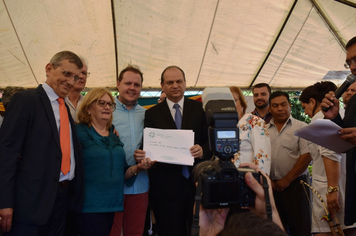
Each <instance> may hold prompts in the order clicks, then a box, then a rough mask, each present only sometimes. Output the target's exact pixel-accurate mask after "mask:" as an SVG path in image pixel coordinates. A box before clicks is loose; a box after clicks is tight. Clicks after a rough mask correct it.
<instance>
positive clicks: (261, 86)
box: [252, 83, 271, 95]
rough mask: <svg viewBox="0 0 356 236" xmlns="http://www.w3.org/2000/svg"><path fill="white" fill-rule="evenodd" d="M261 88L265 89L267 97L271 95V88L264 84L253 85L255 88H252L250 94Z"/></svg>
mask: <svg viewBox="0 0 356 236" xmlns="http://www.w3.org/2000/svg"><path fill="white" fill-rule="evenodd" d="M263 87H267V89H268V92H269V95H271V87H270V86H269V84H266V83H259V84H255V86H253V88H252V92H253V91H254V90H255V88H263Z"/></svg>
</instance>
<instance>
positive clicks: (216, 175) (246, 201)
mask: <svg viewBox="0 0 356 236" xmlns="http://www.w3.org/2000/svg"><path fill="white" fill-rule="evenodd" d="M217 97H218V98H219V99H220V100H218V99H216V98H217ZM202 99H203V106H204V108H205V112H206V116H207V121H208V124H209V145H210V150H211V151H212V152H213V153H214V155H215V156H217V157H218V158H219V159H216V160H214V161H204V162H201V163H199V164H198V165H197V166H195V168H194V170H193V174H194V181H195V182H199V181H201V188H202V192H201V203H202V205H203V207H204V208H206V209H213V208H223V207H231V206H253V205H254V204H255V198H256V194H255V192H254V191H252V190H251V189H250V188H249V187H248V186H247V185H246V182H245V174H246V173H247V172H252V174H253V176H254V177H255V178H256V179H257V181H259V178H260V174H258V173H256V172H255V171H254V170H253V169H250V168H236V167H235V165H234V163H232V162H231V160H232V158H234V153H235V152H237V151H238V150H239V129H238V128H237V122H238V114H237V112H236V109H235V103H234V101H233V99H232V95H231V92H230V90H229V89H228V88H206V89H205V90H204V92H203V95H202Z"/></svg>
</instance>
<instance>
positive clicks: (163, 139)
mask: <svg viewBox="0 0 356 236" xmlns="http://www.w3.org/2000/svg"><path fill="white" fill-rule="evenodd" d="M193 145H194V132H193V131H192V130H177V129H153V128H145V129H144V131H143V150H144V151H145V152H146V157H149V158H151V160H156V161H158V162H164V163H169V164H177V165H188V166H192V165H193V164H194V157H193V156H192V155H191V154H190V151H189V149H190V148H191V147H192V146H193Z"/></svg>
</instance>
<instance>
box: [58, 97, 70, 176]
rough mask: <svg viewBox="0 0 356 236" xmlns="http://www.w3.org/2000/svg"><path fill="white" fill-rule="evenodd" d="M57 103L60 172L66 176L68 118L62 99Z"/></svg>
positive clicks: (68, 144) (67, 163)
mask: <svg viewBox="0 0 356 236" xmlns="http://www.w3.org/2000/svg"><path fill="white" fill-rule="evenodd" d="M57 100H58V102H59V139H60V144H61V150H62V165H61V171H62V173H63V174H64V175H66V174H67V173H68V172H69V170H70V130H69V117H68V111H67V108H66V105H65V104H64V99H63V98H58V99H57Z"/></svg>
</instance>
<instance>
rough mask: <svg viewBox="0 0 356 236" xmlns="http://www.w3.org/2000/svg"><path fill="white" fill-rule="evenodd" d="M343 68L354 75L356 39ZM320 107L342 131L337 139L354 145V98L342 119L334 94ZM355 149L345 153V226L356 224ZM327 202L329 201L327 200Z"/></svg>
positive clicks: (348, 49)
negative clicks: (324, 108) (325, 110)
mask: <svg viewBox="0 0 356 236" xmlns="http://www.w3.org/2000/svg"><path fill="white" fill-rule="evenodd" d="M346 50H347V51H346V63H345V68H347V69H350V71H351V73H352V74H354V75H356V37H353V38H352V39H350V41H349V42H348V43H347V44H346ZM321 106H322V107H326V108H329V110H328V111H327V112H324V111H323V113H324V115H325V118H327V119H333V121H334V122H335V123H337V124H339V125H340V126H341V127H343V129H341V130H339V137H340V138H341V139H343V140H346V141H348V142H350V143H352V144H354V145H356V119H355V112H356V96H352V97H351V98H350V100H349V101H348V104H347V107H346V110H345V117H344V118H343V119H342V118H341V116H340V114H339V100H338V99H337V98H336V97H335V93H334V92H329V93H328V94H326V95H325V98H324V99H323V101H322V103H321ZM329 187H331V189H335V188H336V189H338V186H329ZM355 199H356V147H354V148H352V149H350V150H348V151H347V154H346V193H345V225H347V226H348V225H352V224H353V223H355V222H356V214H355V212H356V201H355ZM328 202H329V199H328Z"/></svg>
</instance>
